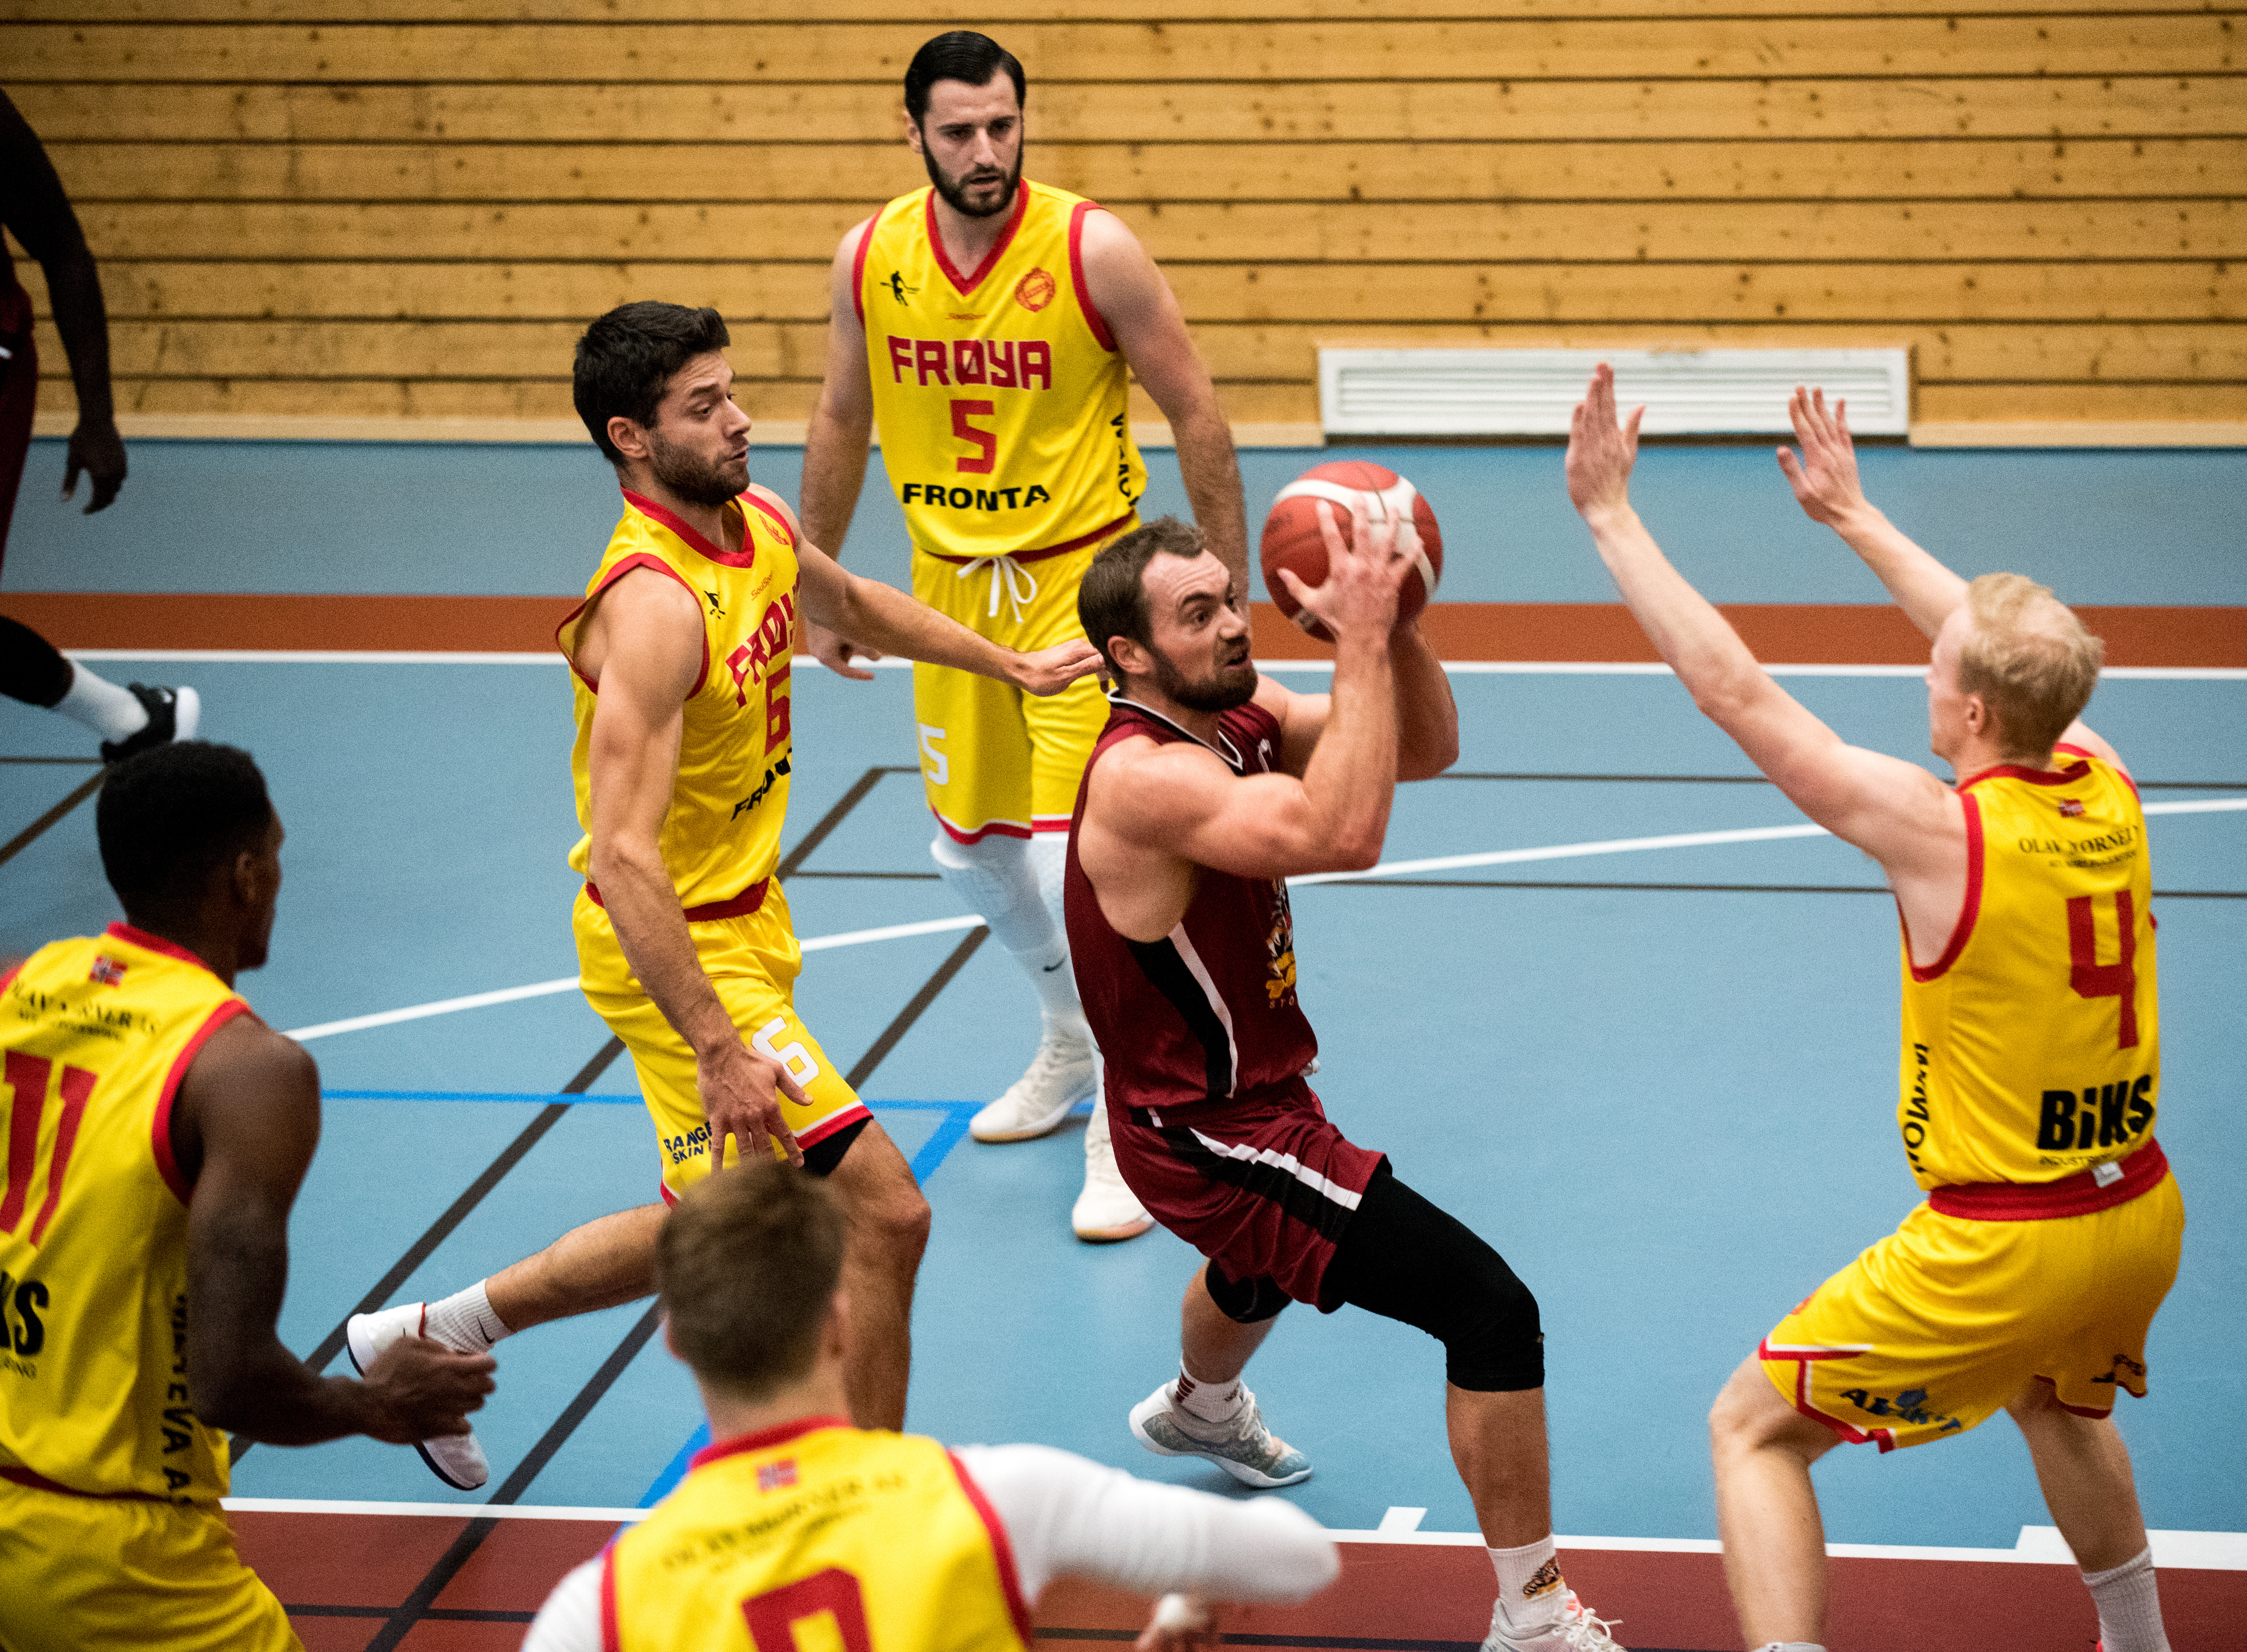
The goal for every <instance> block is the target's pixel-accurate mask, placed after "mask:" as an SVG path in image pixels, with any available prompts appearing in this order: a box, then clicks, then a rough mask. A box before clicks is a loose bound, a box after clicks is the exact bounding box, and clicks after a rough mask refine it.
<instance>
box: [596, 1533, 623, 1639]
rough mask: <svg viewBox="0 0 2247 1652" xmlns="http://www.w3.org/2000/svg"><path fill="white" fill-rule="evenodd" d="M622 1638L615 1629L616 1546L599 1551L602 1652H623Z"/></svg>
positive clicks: (611, 1545)
mask: <svg viewBox="0 0 2247 1652" xmlns="http://www.w3.org/2000/svg"><path fill="white" fill-rule="evenodd" d="M624 1644H625V1643H624V1636H623V1635H622V1633H621V1632H620V1631H619V1630H618V1628H617V1546H616V1545H615V1544H614V1543H611V1544H610V1545H609V1546H608V1547H606V1548H604V1549H603V1550H602V1551H601V1648H602V1652H624Z"/></svg>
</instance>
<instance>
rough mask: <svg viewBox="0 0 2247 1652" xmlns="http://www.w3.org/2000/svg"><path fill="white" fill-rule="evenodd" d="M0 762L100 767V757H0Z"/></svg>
mask: <svg viewBox="0 0 2247 1652" xmlns="http://www.w3.org/2000/svg"><path fill="white" fill-rule="evenodd" d="M0 763H72V764H76V765H77V766H79V768H100V767H101V759H100V758H99V757H0Z"/></svg>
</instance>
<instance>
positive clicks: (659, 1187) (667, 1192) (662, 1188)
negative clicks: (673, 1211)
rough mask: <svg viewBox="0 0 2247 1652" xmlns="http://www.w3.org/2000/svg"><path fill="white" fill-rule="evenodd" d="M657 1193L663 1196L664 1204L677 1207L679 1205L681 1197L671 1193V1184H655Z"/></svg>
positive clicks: (661, 1182)
mask: <svg viewBox="0 0 2247 1652" xmlns="http://www.w3.org/2000/svg"><path fill="white" fill-rule="evenodd" d="M655 1191H657V1192H659V1193H660V1194H662V1195H663V1202H664V1203H665V1204H666V1205H676V1204H678V1203H679V1195H678V1194H676V1193H674V1192H673V1191H671V1184H670V1183H668V1182H666V1181H661V1180H659V1181H658V1182H657V1183H656V1184H655Z"/></svg>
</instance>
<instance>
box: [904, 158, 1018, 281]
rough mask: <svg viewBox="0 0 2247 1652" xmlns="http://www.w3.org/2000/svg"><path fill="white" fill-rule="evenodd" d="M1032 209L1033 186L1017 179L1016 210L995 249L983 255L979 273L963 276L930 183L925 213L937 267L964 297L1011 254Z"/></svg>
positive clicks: (1015, 192)
mask: <svg viewBox="0 0 2247 1652" xmlns="http://www.w3.org/2000/svg"><path fill="white" fill-rule="evenodd" d="M1029 209H1030V187H1029V185H1028V184H1026V183H1024V182H1022V181H1021V180H1020V179H1016V180H1015V181H1014V212H1013V214H1012V215H1010V216H1009V217H1008V218H1007V227H1006V228H1005V229H1002V230H1001V231H1000V232H999V239H998V241H997V242H996V243H995V244H994V246H993V247H992V249H991V250H990V251H988V252H987V253H985V254H984V255H983V262H982V263H980V264H977V265H976V266H975V273H974V274H973V275H972V276H962V275H961V274H960V270H959V267H958V266H957V265H955V264H954V263H953V262H952V255H951V254H950V253H948V252H946V251H945V249H944V236H942V235H941V234H939V232H938V230H937V227H936V186H935V185H933V184H931V185H930V186H929V191H928V197H927V202H926V205H925V207H924V208H923V217H924V218H925V221H926V225H927V232H928V245H929V250H930V251H932V252H933V253H934V254H935V255H936V267H937V268H938V269H939V270H943V271H944V278H945V279H946V281H949V282H950V283H952V284H953V287H955V288H956V289H958V290H959V292H960V297H963V298H965V297H967V296H968V295H969V294H970V293H972V292H973V291H974V290H975V289H976V288H977V287H979V286H980V285H982V283H983V277H984V276H987V275H989V274H990V273H991V270H992V269H993V267H994V265H996V264H997V263H998V262H999V260H1000V259H1001V258H1003V257H1005V256H1007V248H1009V247H1011V246H1013V245H1014V231H1016V230H1017V229H1021V227H1022V215H1023V214H1024V213H1026V212H1028V210H1029Z"/></svg>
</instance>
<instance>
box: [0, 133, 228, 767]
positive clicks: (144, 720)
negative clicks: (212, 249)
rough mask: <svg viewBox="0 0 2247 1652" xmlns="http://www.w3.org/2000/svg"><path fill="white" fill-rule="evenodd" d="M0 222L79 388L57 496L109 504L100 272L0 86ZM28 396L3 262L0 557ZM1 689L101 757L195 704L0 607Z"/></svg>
mask: <svg viewBox="0 0 2247 1652" xmlns="http://www.w3.org/2000/svg"><path fill="white" fill-rule="evenodd" d="M0 223H4V224H6V225H7V226H8V229H9V231H10V234H12V235H13V236H15V237H16V239H17V241H19V242H23V244H24V250H25V251H27V252H29V253H30V254H31V256H32V257H33V258H34V259H36V260H38V265H39V269H40V271H41V273H42V274H44V276H46V278H47V303H48V304H49V306H50V307H51V309H52V310H53V311H54V322H55V331H57V332H58V333H60V334H61V335H62V338H63V352H64V353H65V355H67V356H68V357H69V358H70V365H71V379H72V383H73V385H74V386H75V387H76V389H77V392H78V428H77V429H75V430H73V431H72V432H71V438H70V454H69V458H68V459H67V460H66V461H65V466H64V469H63V497H64V498H65V499H69V498H72V497H73V496H74V495H76V494H77V492H78V479H79V472H81V471H83V472H85V475H86V478H87V480H88V481H91V482H92V484H93V496H92V498H91V499H89V500H87V501H86V504H85V510H86V514H87V515H92V514H93V513H94V512H95V511H97V510H106V509H109V502H110V501H112V500H113V499H115V498H116V497H117V490H118V489H119V488H122V487H123V486H124V485H125V444H124V442H123V441H122V440H120V439H119V437H118V434H117V418H116V415H115V414H114V413H113V412H112V411H111V408H110V393H109V317H108V316H107V315H106V312H105V311H104V310H103V308H102V303H101V275H100V272H99V270H97V269H96V268H95V267H94V262H93V254H92V253H91V252H90V251H88V250H87V249H86V244H85V232H84V231H83V230H81V229H79V222H78V215H77V214H76V213H74V212H72V210H71V203H70V198H69V197H68V196H67V195H64V194H63V186H62V180H61V179H59V178H58V177H56V176H55V169H54V166H53V164H52V163H51V161H49V160H48V159H47V152H46V150H45V149H44V147H41V145H40V143H39V139H38V133H35V132H33V131H32V130H31V126H30V125H29V124H28V123H27V122H26V121H25V120H24V117H23V116H22V115H21V114H20V113H17V109H16V106H15V105H14V104H12V103H10V102H9V101H8V98H7V95H6V94H5V93H4V92H0ZM38 399H39V352H38V348H37V345H35V343H34V341H33V339H32V338H31V295H30V294H29V293H27V292H25V291H24V286H23V283H21V282H19V281H18V280H17V279H16V276H15V267H14V264H13V263H10V266H9V275H8V283H7V285H6V286H5V287H4V288H0V559H4V557H5V556H6V555H7V550H8V524H9V521H10V518H11V517H12V516H13V515H15V510H16V492H17V488H18V487H19V486H20V485H21V483H22V481H23V480H24V458H25V456H26V455H27V454H29V453H30V451H31V420H32V415H33V414H34V413H36V412H37V411H38ZM0 694H5V695H7V696H8V697H9V698H10V700H23V701H24V702H26V703H27V704H30V705H33V706H44V707H50V708H51V709H52V710H55V711H58V712H60V713H63V714H64V715H65V717H70V718H73V719H75V720H77V721H79V722H81V723H84V724H85V726H86V727H89V728H91V729H92V730H93V731H94V732H95V733H96V734H99V735H100V736H101V754H102V757H103V758H104V759H105V760H106V761H109V762H116V761H119V760H120V758H125V757H130V756H131V755H133V753H135V752H139V751H145V750H147V748H148V747H151V746H160V745H161V744H163V742H164V741H167V740H174V739H177V740H186V739H188V738H189V737H190V736H191V735H193V734H195V725H196V721H197V720H198V718H200V716H201V712H202V705H201V700H198V699H197V698H196V695H195V690H194V689H192V688H150V687H147V686H145V685H143V684H140V683H134V684H133V685H132V686H130V687H129V688H120V687H119V686H117V685H116V684H115V683H113V682H108V681H106V680H105V679H102V678H100V677H98V676H96V675H95V674H94V673H93V672H90V671H88V670H87V669H86V668H85V666H81V665H79V664H77V663H76V662H74V661H72V660H69V659H64V658H63V655H62V653H61V652H60V651H59V650H58V649H57V648H56V647H55V645H53V644H52V643H51V642H49V641H48V640H47V639H46V638H44V637H42V636H40V635H39V633H38V632H37V631H33V630H32V629H31V627H30V626H29V625H24V624H23V623H22V622H21V621H18V620H13V619H10V618H5V617H4V616H0Z"/></svg>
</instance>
